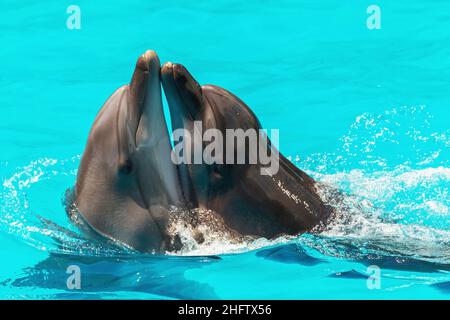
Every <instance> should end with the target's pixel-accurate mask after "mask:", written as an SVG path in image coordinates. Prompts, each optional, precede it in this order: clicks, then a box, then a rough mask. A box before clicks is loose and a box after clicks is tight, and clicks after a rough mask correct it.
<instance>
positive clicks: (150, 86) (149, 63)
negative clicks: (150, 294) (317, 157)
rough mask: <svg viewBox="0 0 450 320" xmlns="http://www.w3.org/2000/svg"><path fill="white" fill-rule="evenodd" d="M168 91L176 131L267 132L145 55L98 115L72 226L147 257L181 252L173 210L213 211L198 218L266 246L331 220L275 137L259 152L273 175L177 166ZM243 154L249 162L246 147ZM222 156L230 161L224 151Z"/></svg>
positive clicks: (225, 100)
mask: <svg viewBox="0 0 450 320" xmlns="http://www.w3.org/2000/svg"><path fill="white" fill-rule="evenodd" d="M161 83H162V85H163V88H164V92H165V95H166V98H167V101H168V104H169V109H170V117H171V124H172V128H173V129H184V130H186V131H188V132H193V131H195V122H196V121H201V122H202V123H203V125H204V126H205V129H216V130H218V131H220V132H222V133H224V132H226V130H227V129H242V130H246V129H249V128H253V129H261V124H260V123H259V121H258V119H257V117H256V116H255V114H254V113H253V112H252V111H251V110H250V108H249V107H248V106H247V105H245V103H244V102H242V101H241V100H240V99H239V98H238V97H236V96H235V95H233V94H232V93H230V92H229V91H227V90H225V89H222V88H220V87H217V86H214V85H204V86H201V85H200V84H198V82H197V81H196V80H195V79H194V78H193V77H192V76H191V75H190V74H189V72H188V71H187V70H186V68H184V67H183V66H182V65H179V64H173V63H166V64H164V66H163V67H162V69H161V67H160V62H159V58H158V56H157V55H156V53H155V52H154V51H147V52H146V53H144V54H143V55H142V56H140V57H139V59H138V61H137V63H136V67H135V70H134V74H133V76H132V78H131V81H130V83H129V84H128V85H125V86H122V87H120V88H119V89H117V90H116V91H115V92H114V93H113V94H112V95H111V96H110V97H109V98H108V100H107V101H106V102H105V104H104V105H103V107H102V108H101V110H100V111H99V112H98V114H97V116H96V119H95V121H94V124H93V126H92V128H91V130H90V132H89V136H88V141H87V144H86V148H85V151H84V153H83V156H82V158H81V162H80V166H79V169H78V173H77V178H76V184H75V187H74V188H73V190H72V192H70V193H69V194H68V195H67V196H68V198H67V203H68V206H67V209H68V210H67V211H68V213H69V216H70V217H71V218H72V220H74V221H75V222H78V224H79V225H80V226H81V227H82V228H84V229H85V230H87V231H88V232H89V233H91V234H93V235H95V236H100V238H102V239H104V238H106V239H109V240H111V241H112V242H114V243H119V244H122V245H124V246H127V247H129V248H131V249H134V250H137V251H140V252H150V253H166V252H168V251H176V250H178V249H180V246H182V243H180V242H181V240H180V236H179V235H177V234H176V232H177V231H175V233H174V231H173V228H171V223H172V222H173V220H171V217H172V218H173V210H174V208H175V209H176V210H178V211H176V212H180V210H181V211H182V212H188V213H191V212H195V210H198V209H200V210H203V209H206V210H209V211H211V212H214V215H206V218H201V216H198V217H197V220H198V219H203V220H208V219H209V218H208V217H211V221H201V223H203V224H206V225H208V223H210V224H214V223H217V221H218V220H215V221H212V219H215V217H217V216H219V217H220V223H223V224H224V229H223V230H231V231H232V234H234V235H237V236H251V237H265V238H268V239H271V238H275V237H278V236H281V235H298V234H301V233H303V232H307V231H311V230H313V229H315V228H316V227H318V226H321V225H323V223H324V222H326V220H327V219H329V217H330V216H331V214H332V209H331V208H330V206H328V205H326V204H325V203H324V202H323V201H322V199H321V197H320V196H319V194H318V192H317V190H316V184H315V181H314V180H313V179H312V178H311V177H310V176H308V175H307V174H306V173H305V172H303V171H301V170H300V169H298V168H297V167H296V166H294V165H293V164H292V163H290V162H289V161H288V160H287V159H286V158H285V157H284V156H283V155H282V154H280V153H279V151H278V150H277V149H276V148H275V146H273V145H272V144H271V142H270V140H269V139H268V138H267V137H265V138H266V140H265V141H266V142H267V144H260V143H259V142H258V144H260V145H259V148H265V149H266V151H267V152H268V153H269V154H270V155H271V156H273V157H274V159H275V160H276V162H277V163H278V164H279V170H278V171H277V172H276V173H275V174H272V175H263V174H261V172H262V170H261V169H262V165H261V163H256V164H233V165H231V164H223V163H219V162H215V163H209V164H208V163H201V164H184V163H181V164H179V163H176V162H174V161H173V160H174V159H173V157H172V156H173V150H172V145H171V142H170V138H169V134H168V130H167V124H166V122H165V116H164V111H163V107H162V96H161ZM194 137H195V135H194ZM197 139H200V140H201V139H202V137H200V138H198V137H197ZM198 142H199V143H200V146H201V148H206V147H207V146H206V145H205V144H204V143H203V142H202V141H198ZM247 147H248V144H247ZM236 148H242V146H239V147H238V146H236ZM235 151H237V153H238V152H242V151H243V152H244V153H245V152H246V154H245V157H246V159H247V158H248V157H249V154H248V152H247V151H245V149H244V150H241V149H239V150H235ZM222 155H223V156H227V154H226V150H222ZM183 217H184V215H179V217H178V218H181V219H183ZM186 217H187V219H190V217H191V216H190V215H187V216H186ZM194 222H195V219H194ZM195 223H196V222H195ZM198 239H199V240H197V239H196V241H197V242H199V241H200V242H201V241H204V240H202V237H198Z"/></svg>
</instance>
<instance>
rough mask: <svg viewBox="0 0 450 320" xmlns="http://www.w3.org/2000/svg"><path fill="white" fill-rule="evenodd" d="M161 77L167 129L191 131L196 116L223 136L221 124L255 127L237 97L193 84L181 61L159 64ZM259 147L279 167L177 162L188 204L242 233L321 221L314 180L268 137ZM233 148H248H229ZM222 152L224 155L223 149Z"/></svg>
mask: <svg viewBox="0 0 450 320" xmlns="http://www.w3.org/2000/svg"><path fill="white" fill-rule="evenodd" d="M161 80H162V84H163V88H164V92H165V94H166V97H167V101H168V103H169V109H170V114H171V120H172V128H173V129H179V128H183V129H185V130H187V131H188V132H191V133H192V134H191V137H193V136H195V135H194V133H193V131H194V125H195V123H194V122H195V121H201V123H202V125H203V130H205V131H206V130H207V129H210V128H215V129H218V130H220V131H221V132H222V134H223V136H225V134H226V130H227V129H243V130H247V129H250V128H252V129H255V130H258V129H261V125H260V123H259V121H258V119H257V118H256V116H255V114H254V113H253V112H252V111H251V110H250V108H249V107H248V106H247V105H246V104H245V103H244V102H242V101H241V100H240V99H239V98H238V97H236V96H235V95H233V94H232V93H230V92H229V91H227V90H225V89H222V88H220V87H217V86H213V85H205V86H201V85H199V84H198V83H197V81H196V80H195V79H194V78H193V77H192V76H191V74H190V73H189V72H188V71H187V70H186V69H185V68H184V67H183V66H182V65H179V64H172V63H170V62H169V63H166V64H165V65H163V67H162V69H161ZM197 137H199V136H197ZM200 144H201V145H202V146H203V148H205V144H204V143H203V142H201V141H200ZM247 147H248V146H247ZM259 147H260V148H261V147H264V146H262V145H260V146H259ZM265 147H266V148H268V149H269V151H270V152H271V153H272V154H275V155H277V160H278V161H279V170H278V172H277V173H276V174H274V175H272V176H270V175H262V174H261V164H258V163H257V164H217V163H215V164H206V163H205V162H203V163H202V164H180V165H179V170H178V173H179V175H180V181H182V188H183V189H184V195H185V196H186V200H187V201H188V202H189V203H190V204H191V205H192V206H194V207H200V208H205V209H210V210H213V211H215V212H217V213H218V214H219V215H221V216H222V217H223V220H224V222H225V224H226V225H227V226H228V227H229V228H231V229H233V230H234V231H237V232H238V233H240V234H242V235H251V236H259V237H266V238H274V237H277V236H280V235H283V234H288V235H297V234H300V233H303V232H306V231H310V230H312V229H313V228H314V227H316V226H318V225H320V224H321V223H322V222H325V221H326V220H327V219H328V218H329V217H330V216H331V214H332V208H331V207H330V206H328V205H326V204H325V203H324V202H323V201H322V199H321V198H320V196H319V195H318V193H317V190H316V186H315V181H314V180H313V179H312V178H311V177H310V176H308V175H307V174H306V173H305V172H303V171H301V170H300V169H298V168H297V167H296V166H294V165H293V164H292V163H291V162H289V160H287V159H286V158H285V157H284V156H283V155H282V154H280V153H279V152H278V150H276V149H275V147H274V146H273V145H271V143H270V140H268V143H267V144H266V145H265ZM236 148H237V146H236ZM239 151H241V152H242V151H244V152H248V149H247V151H246V150H235V152H239ZM222 152H223V153H224V154H223V155H222V157H223V158H226V154H225V153H226V150H225V148H224V149H223V150H222ZM248 157H249V155H248V153H247V154H246V159H248ZM224 162H225V161H224Z"/></svg>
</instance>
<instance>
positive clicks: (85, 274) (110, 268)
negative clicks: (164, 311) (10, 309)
mask: <svg viewBox="0 0 450 320" xmlns="http://www.w3.org/2000/svg"><path fill="white" fill-rule="evenodd" d="M217 261H218V259H216V258H214V257H213V258H208V257H164V256H154V257H148V256H145V255H139V256H137V257H133V256H125V257H95V256H80V255H66V254H53V253H52V254H50V256H49V257H48V258H46V259H45V260H43V261H41V262H39V263H38V264H36V265H35V266H33V267H29V268H26V269H24V270H23V272H24V274H25V275H24V276H22V277H20V278H17V279H14V280H11V281H10V283H9V284H10V285H12V286H16V287H33V288H35V287H39V288H46V289H53V290H58V291H62V292H59V293H56V294H54V295H53V298H55V299H102V298H104V297H105V296H107V295H108V294H111V297H114V294H115V293H116V292H122V293H123V292H130V293H131V294H135V293H145V294H149V295H155V296H156V298H161V299H165V298H167V299H215V298H217V296H216V294H215V292H214V290H213V288H212V287H211V286H209V285H207V284H204V283H200V282H197V281H193V280H188V279H186V278H185V276H184V273H185V272H186V271H188V270H190V269H195V268H202V267H204V266H206V265H209V264H210V263H215V262H217ZM69 266H78V267H79V268H80V279H81V288H80V289H74V290H70V289H68V286H67V281H68V278H69V277H70V276H71V274H72V273H70V272H69V273H67V268H68V267H69Z"/></svg>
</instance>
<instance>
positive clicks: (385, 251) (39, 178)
mask: <svg viewBox="0 0 450 320" xmlns="http://www.w3.org/2000/svg"><path fill="white" fill-rule="evenodd" d="M432 119H433V116H432V115H431V114H430V113H429V112H428V111H427V109H426V108H425V107H400V108H394V109H390V110H387V111H385V112H383V113H381V114H370V113H364V114H362V115H360V116H358V117H357V118H356V119H355V122H354V123H353V124H352V125H351V126H350V129H349V132H348V134H346V135H345V136H344V137H342V138H341V139H340V145H339V147H338V148H337V150H336V152H334V153H327V154H313V155H310V156H309V157H307V158H305V159H304V160H302V159H301V158H300V157H299V156H294V157H291V160H292V161H293V162H294V163H295V164H297V165H298V166H299V167H300V168H302V169H304V170H306V171H307V172H308V173H309V174H310V175H312V176H313V177H314V178H315V179H316V180H318V181H319V183H318V190H319V192H320V194H321V196H322V198H323V199H324V200H325V201H326V202H327V203H329V204H330V205H332V206H334V207H335V208H336V209H337V212H338V218H336V219H335V220H334V221H333V223H331V224H330V225H328V227H327V228H326V229H325V230H324V231H323V232H321V233H320V234H316V235H303V236H300V237H298V238H292V237H279V238H278V239H274V240H273V239H272V240H268V239H264V238H259V239H256V238H252V237H242V236H240V235H237V234H236V233H235V232H233V231H232V230H229V229H228V228H226V226H225V225H224V223H223V220H222V219H221V218H220V216H218V215H216V214H215V213H214V212H211V211H208V210H196V211H192V212H179V211H177V210H176V209H174V210H175V211H173V212H172V214H171V223H170V228H169V229H170V230H169V231H170V232H171V233H172V234H174V235H177V237H178V238H179V239H178V240H179V242H180V248H179V250H177V251H176V252H170V253H168V254H170V255H181V256H186V255H188V256H189V255H213V254H225V253H241V252H245V251H249V250H255V249H258V248H261V247H264V246H272V245H276V244H280V243H287V242H292V241H294V242H296V243H298V244H300V245H302V246H304V247H305V248H312V249H315V250H318V251H321V252H322V253H324V254H326V255H329V256H338V257H341V258H349V259H351V258H354V257H357V256H359V255H361V254H364V255H368V254H379V255H384V256H387V255H398V256H402V257H414V258H417V259H421V260H425V261H434V262H439V263H450V231H449V229H450V219H449V215H450V212H449V211H450V210H449V206H450V197H449V186H450V168H449V167H448V149H449V148H448V147H449V146H450V138H449V137H450V133H449V131H448V130H447V131H445V132H436V131H433V130H432V125H431V123H432ZM405 146H408V147H405ZM396 150H406V151H405V152H402V153H399V152H396ZM79 160H80V157H79V156H75V157H72V158H70V159H65V160H60V159H50V158H43V159H39V160H36V161H33V162H31V163H30V164H29V165H27V166H25V167H22V168H17V169H16V170H15V173H13V174H12V175H11V176H10V177H8V178H4V179H3V180H2V182H1V185H0V188H1V189H0V197H1V198H0V232H7V233H9V234H12V235H14V236H16V237H19V238H20V239H22V240H23V241H24V242H26V243H28V244H30V245H32V246H34V247H36V248H38V249H40V250H45V251H51V252H59V253H70V254H78V255H100V256H103V255H106V256H109V255H123V254H124V251H123V250H122V249H117V248H111V247H109V246H105V245H104V244H100V243H96V242H93V241H92V239H85V238H84V237H83V235H82V234H80V232H79V231H78V229H77V228H76V227H74V226H73V225H72V223H71V222H70V221H69V219H67V217H66V216H65V213H64V206H63V205H62V204H61V203H59V204H58V206H57V207H54V212H47V211H46V210H47V209H46V207H45V206H44V207H42V208H41V206H40V205H38V204H37V203H36V202H34V201H33V200H32V198H33V197H32V195H33V193H34V192H36V191H40V192H41V193H40V197H37V198H39V199H40V200H39V201H45V199H43V198H47V197H48V198H50V197H54V198H58V199H60V198H61V195H62V194H63V192H64V189H66V188H68V187H70V186H71V185H73V183H74V181H75V176H76V172H77V167H78V164H79ZM1 166H2V167H3V168H5V167H8V168H10V164H8V163H1ZM52 183H53V184H54V191H53V192H46V188H47V184H52ZM337 190H338V191H337ZM287 191H289V190H287ZM206 222H207V223H206ZM342 246H344V247H345V248H347V249H348V248H351V250H343V249H342ZM127 254H128V253H127ZM130 254H131V253H130Z"/></svg>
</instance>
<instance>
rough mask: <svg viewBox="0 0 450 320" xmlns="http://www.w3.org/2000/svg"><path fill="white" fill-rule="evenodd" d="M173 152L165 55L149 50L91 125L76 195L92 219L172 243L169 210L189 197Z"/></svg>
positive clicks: (153, 245)
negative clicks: (164, 95)
mask: <svg viewBox="0 0 450 320" xmlns="http://www.w3.org/2000/svg"><path fill="white" fill-rule="evenodd" d="M170 152H171V144H170V140H169V135H168V131H167V126H166V122H165V120H164V112H163V107H162V102H161V84H160V62H159V59H158V56H157V55H156V53H155V52H153V51H147V52H146V53H145V54H143V55H142V56H141V57H140V58H139V59H138V61H137V63H136V67H135V70H134V74H133V76H132V79H131V82H130V84H129V85H125V86H122V87H120V88H119V89H117V90H116V91H115V92H114V93H113V94H112V95H111V96H110V97H109V99H108V100H107V101H106V102H105V104H104V105H103V107H102V108H101V110H100V111H99V113H98V114H97V117H96V119H95V122H94V124H93V126H92V128H91V131H90V133H89V137H88V141H87V145H86V148H85V151H84V154H83V156H82V159H81V163H80V166H79V170H78V175H77V181H76V186H75V190H74V195H73V200H74V205H75V206H76V209H77V211H78V212H79V213H80V215H81V217H82V218H84V220H85V222H86V223H87V224H88V225H89V227H91V228H92V229H93V230H94V231H96V232H97V233H99V234H101V235H103V236H106V237H108V238H111V239H113V240H117V241H119V242H121V243H123V244H125V245H128V246H130V247H132V248H134V249H137V250H139V251H144V252H164V251H166V250H168V249H170V246H171V237H170V236H169V235H168V233H167V224H168V212H169V210H170V208H171V206H182V202H183V200H182V196H181V189H180V187H179V183H178V175H177V172H176V170H177V169H176V167H175V165H174V164H173V163H172V162H171V160H170Z"/></svg>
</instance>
